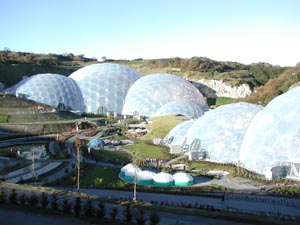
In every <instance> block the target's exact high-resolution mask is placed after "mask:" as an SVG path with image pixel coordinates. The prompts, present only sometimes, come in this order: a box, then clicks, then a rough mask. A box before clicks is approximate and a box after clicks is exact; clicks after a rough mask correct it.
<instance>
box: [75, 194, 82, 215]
mask: <svg viewBox="0 0 300 225" xmlns="http://www.w3.org/2000/svg"><path fill="white" fill-rule="evenodd" d="M80 212H81V202H80V198H79V197H76V199H75V204H74V213H75V215H76V216H80Z"/></svg>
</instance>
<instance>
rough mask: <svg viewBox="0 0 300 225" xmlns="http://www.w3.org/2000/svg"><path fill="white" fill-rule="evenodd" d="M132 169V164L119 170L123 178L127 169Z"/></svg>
mask: <svg viewBox="0 0 300 225" xmlns="http://www.w3.org/2000/svg"><path fill="white" fill-rule="evenodd" d="M133 167H134V166H133V164H132V163H128V164H127V165H125V166H123V167H122V168H121V175H122V176H123V177H125V172H126V171H127V170H128V169H130V168H133Z"/></svg>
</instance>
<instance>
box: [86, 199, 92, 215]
mask: <svg viewBox="0 0 300 225" xmlns="http://www.w3.org/2000/svg"><path fill="white" fill-rule="evenodd" d="M84 207H85V210H84V215H85V216H86V217H90V216H93V215H94V209H93V205H92V201H91V199H90V198H88V199H87V200H86V203H85V206H84Z"/></svg>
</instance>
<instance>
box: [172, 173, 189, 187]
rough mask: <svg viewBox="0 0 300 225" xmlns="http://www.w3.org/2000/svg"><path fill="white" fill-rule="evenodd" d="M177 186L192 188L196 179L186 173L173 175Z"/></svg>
mask: <svg viewBox="0 0 300 225" xmlns="http://www.w3.org/2000/svg"><path fill="white" fill-rule="evenodd" d="M173 179H174V184H175V186H190V185H193V183H194V178H193V177H192V176H191V175H190V174H188V173H185V172H178V173H175V174H174V175H173Z"/></svg>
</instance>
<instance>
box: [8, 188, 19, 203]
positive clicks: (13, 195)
mask: <svg viewBox="0 0 300 225" xmlns="http://www.w3.org/2000/svg"><path fill="white" fill-rule="evenodd" d="M8 199H9V202H10V204H13V205H14V204H16V203H17V193H16V190H15V189H12V190H10V191H9V195H8Z"/></svg>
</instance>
